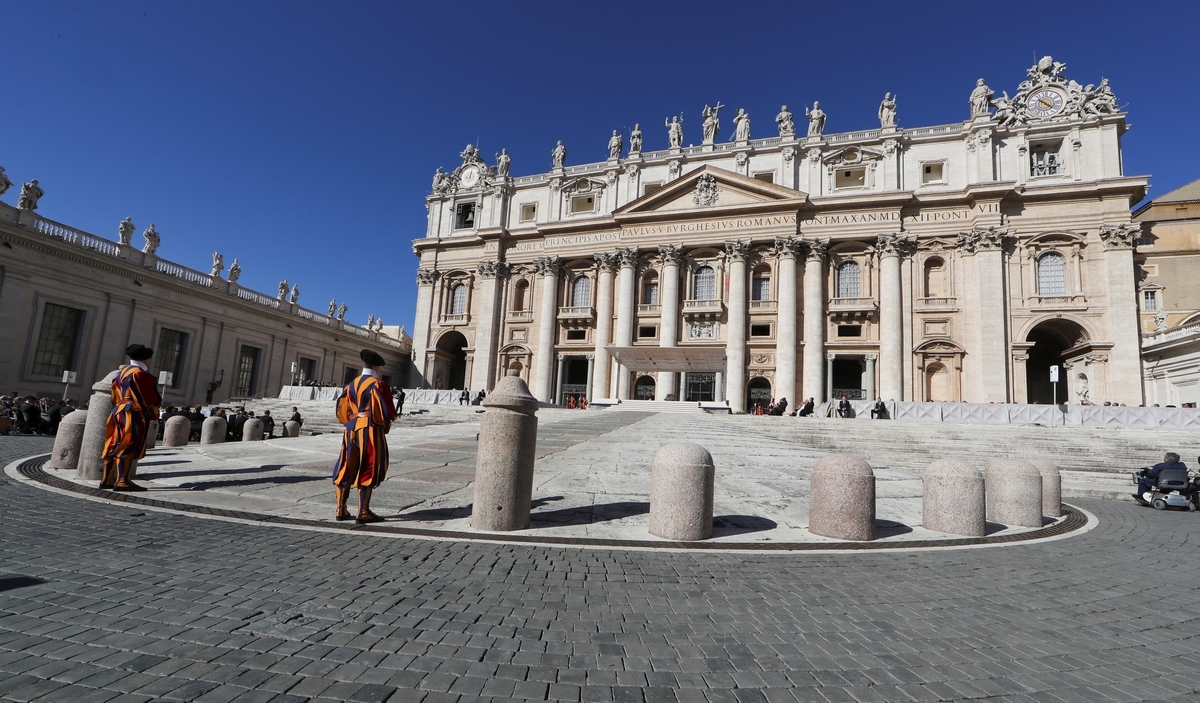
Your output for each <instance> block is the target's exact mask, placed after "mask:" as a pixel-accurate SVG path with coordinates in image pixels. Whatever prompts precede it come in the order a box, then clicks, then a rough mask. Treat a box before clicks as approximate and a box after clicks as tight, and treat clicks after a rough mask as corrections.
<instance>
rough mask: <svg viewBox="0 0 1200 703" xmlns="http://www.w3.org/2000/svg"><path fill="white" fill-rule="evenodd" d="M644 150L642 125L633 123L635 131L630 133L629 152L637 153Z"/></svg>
mask: <svg viewBox="0 0 1200 703" xmlns="http://www.w3.org/2000/svg"><path fill="white" fill-rule="evenodd" d="M641 150H642V125H641V124H635V125H633V131H632V132H630V133H629V153H630V154H637V153H639V152H641Z"/></svg>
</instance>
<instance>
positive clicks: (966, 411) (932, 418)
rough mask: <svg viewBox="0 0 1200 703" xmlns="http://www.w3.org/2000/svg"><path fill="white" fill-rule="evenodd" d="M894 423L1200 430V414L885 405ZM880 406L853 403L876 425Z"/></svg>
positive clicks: (833, 410)
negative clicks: (874, 412)
mask: <svg viewBox="0 0 1200 703" xmlns="http://www.w3.org/2000/svg"><path fill="white" fill-rule="evenodd" d="M837 402H838V401H834V402H832V403H821V404H820V405H818V406H817V407H816V408H815V409H814V410H815V411H814V413H813V415H814V416H815V417H835V418H836V417H837V416H838V415H837ZM884 404H885V405H886V406H887V409H888V418H889V419H892V420H908V421H912V422H955V423H962V424H973V425H1046V426H1056V425H1068V426H1074V427H1120V428H1164V429H1192V428H1200V409H1196V408H1130V407H1119V406H1117V407H1105V406H1102V405H1023V404H1009V403H915V402H896V401H884ZM874 405H875V403H874V401H866V400H852V401H850V407H851V408H852V409H853V411H854V413H853V416H852V418H848V419H855V420H870V419H871V408H872V407H873V406H874Z"/></svg>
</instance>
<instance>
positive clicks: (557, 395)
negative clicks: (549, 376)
mask: <svg viewBox="0 0 1200 703" xmlns="http://www.w3.org/2000/svg"><path fill="white" fill-rule="evenodd" d="M566 360H567V359H566V357H564V356H562V355H559V357H558V373H557V374H555V375H556V376H557V377H558V380H557V381H556V382H555V385H554V403H555V404H556V405H563V404H564V403H563V397H562V383H563V369H564V367H565V366H566Z"/></svg>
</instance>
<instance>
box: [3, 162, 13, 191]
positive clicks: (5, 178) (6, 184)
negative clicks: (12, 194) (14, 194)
mask: <svg viewBox="0 0 1200 703" xmlns="http://www.w3.org/2000/svg"><path fill="white" fill-rule="evenodd" d="M12 184H13V182H12V181H10V180H8V174H7V173H5V172H4V167H3V166H0V195H4V194H5V193H7V192H8V189H9V188H12Z"/></svg>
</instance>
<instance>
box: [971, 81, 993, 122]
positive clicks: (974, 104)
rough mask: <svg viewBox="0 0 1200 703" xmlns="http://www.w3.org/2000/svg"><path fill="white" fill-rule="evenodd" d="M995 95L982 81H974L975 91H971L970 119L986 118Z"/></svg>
mask: <svg viewBox="0 0 1200 703" xmlns="http://www.w3.org/2000/svg"><path fill="white" fill-rule="evenodd" d="M994 95H995V93H994V92H992V89H991V88H989V87H988V85H987V83H984V82H983V79H982V78H980V79H979V80H977V81H975V90H972V91H971V98H970V101H971V117H987V116H988V113H989V111H990V108H991V106H992V97H993V96H994Z"/></svg>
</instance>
